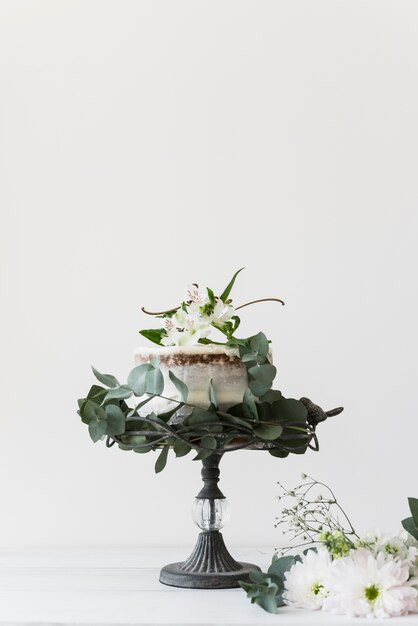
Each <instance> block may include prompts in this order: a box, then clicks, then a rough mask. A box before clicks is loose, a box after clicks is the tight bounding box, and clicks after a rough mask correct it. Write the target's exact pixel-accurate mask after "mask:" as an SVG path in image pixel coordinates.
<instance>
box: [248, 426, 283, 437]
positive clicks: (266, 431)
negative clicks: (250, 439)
mask: <svg viewBox="0 0 418 626" xmlns="http://www.w3.org/2000/svg"><path fill="white" fill-rule="evenodd" d="M254 432H255V434H256V435H257V437H259V438H260V439H265V440H266V441H274V440H275V439H278V438H279V437H280V435H281V434H282V432H283V427H282V426H281V425H280V424H267V423H265V422H260V423H259V424H258V425H257V426H256V427H255V428H254Z"/></svg>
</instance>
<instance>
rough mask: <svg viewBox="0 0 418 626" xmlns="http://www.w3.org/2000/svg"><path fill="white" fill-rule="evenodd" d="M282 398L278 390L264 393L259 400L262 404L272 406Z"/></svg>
mask: <svg viewBox="0 0 418 626" xmlns="http://www.w3.org/2000/svg"><path fill="white" fill-rule="evenodd" d="M282 397H283V396H282V392H281V391H279V390H278V389H269V391H268V392H267V393H265V394H264V396H262V397H261V398H260V400H261V401H262V402H268V403H269V404H272V403H273V402H276V401H277V400H281V399H282ZM301 404H302V403H301Z"/></svg>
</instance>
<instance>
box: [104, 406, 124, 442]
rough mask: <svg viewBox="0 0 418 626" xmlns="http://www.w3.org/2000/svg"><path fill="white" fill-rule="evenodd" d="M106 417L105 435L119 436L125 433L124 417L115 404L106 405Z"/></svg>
mask: <svg viewBox="0 0 418 626" xmlns="http://www.w3.org/2000/svg"><path fill="white" fill-rule="evenodd" d="M105 411H106V415H107V428H106V435H120V434H122V433H124V432H125V415H124V413H123V411H122V410H121V408H120V407H119V406H118V405H117V404H107V405H106V407H105Z"/></svg>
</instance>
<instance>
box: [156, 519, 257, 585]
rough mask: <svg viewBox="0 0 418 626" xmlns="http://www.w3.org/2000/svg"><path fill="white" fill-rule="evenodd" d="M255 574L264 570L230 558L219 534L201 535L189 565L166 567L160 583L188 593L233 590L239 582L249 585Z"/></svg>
mask: <svg viewBox="0 0 418 626" xmlns="http://www.w3.org/2000/svg"><path fill="white" fill-rule="evenodd" d="M251 570H258V571H260V568H259V567H257V565H253V564H252V563H240V562H238V561H235V559H234V558H233V557H232V556H231V555H230V554H229V552H228V550H227V548H226V546H225V543H224V540H223V537H222V534H221V533H220V532H219V531H218V530H209V531H204V532H202V533H200V534H199V536H198V539H197V543H196V546H195V548H194V550H193V552H192V554H191V555H190V556H189V558H188V559H187V560H186V561H183V562H182V563H171V564H170V565H166V566H165V567H163V569H162V570H161V573H160V582H162V583H163V584H164V585H171V586H172V587H185V588H187V589H230V588H232V587H239V581H243V582H249V573H250V571H251Z"/></svg>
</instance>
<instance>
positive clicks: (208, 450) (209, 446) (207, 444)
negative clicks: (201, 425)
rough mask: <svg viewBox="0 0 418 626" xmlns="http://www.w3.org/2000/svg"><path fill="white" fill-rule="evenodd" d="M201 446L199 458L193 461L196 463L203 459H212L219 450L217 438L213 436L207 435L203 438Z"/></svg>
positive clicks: (196, 457)
mask: <svg viewBox="0 0 418 626" xmlns="http://www.w3.org/2000/svg"><path fill="white" fill-rule="evenodd" d="M200 446H201V448H200V450H199V452H198V454H197V456H195V458H194V459H193V460H194V461H200V460H202V459H207V458H208V457H210V456H211V455H212V454H213V453H214V451H215V450H216V448H217V441H216V439H215V437H212V436H211V435H205V437H202V440H201V442H200Z"/></svg>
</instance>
